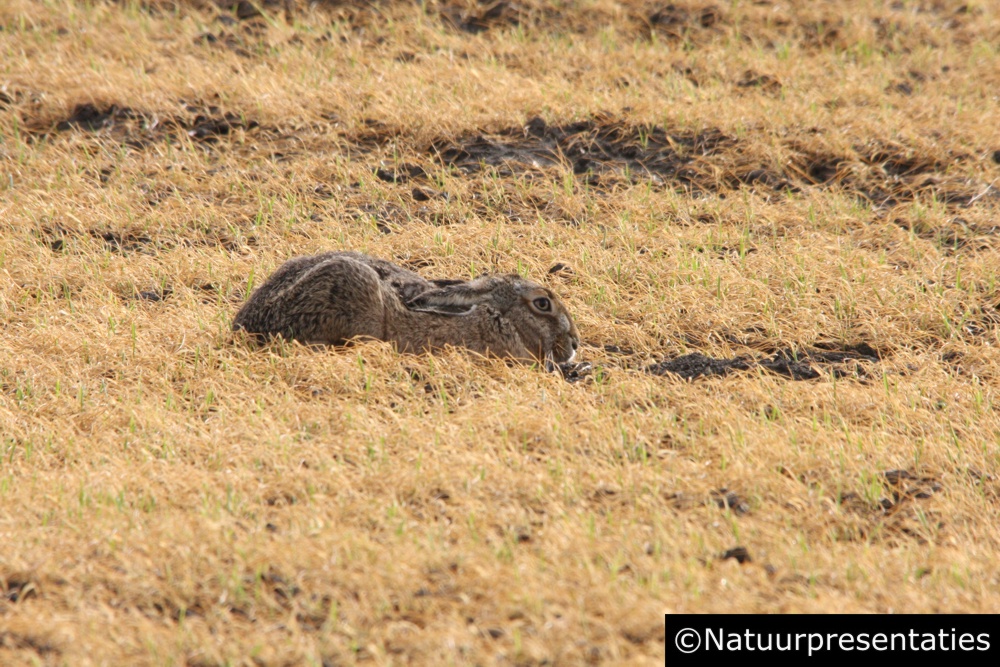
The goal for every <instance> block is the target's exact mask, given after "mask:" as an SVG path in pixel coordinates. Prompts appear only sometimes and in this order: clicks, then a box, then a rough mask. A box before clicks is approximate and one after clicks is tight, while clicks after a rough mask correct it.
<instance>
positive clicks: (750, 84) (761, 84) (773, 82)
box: [736, 69, 781, 93]
mask: <svg viewBox="0 0 1000 667" xmlns="http://www.w3.org/2000/svg"><path fill="white" fill-rule="evenodd" d="M736 86H737V87H738V88H760V89H761V90H763V91H765V92H768V93H776V92H778V91H780V90H781V82H780V81H778V80H777V79H776V78H774V77H773V76H771V75H770V74H758V73H757V72H754V71H753V70H750V69H748V70H747V71H746V72H744V73H743V76H742V77H741V78H740V79H739V81H737V82H736Z"/></svg>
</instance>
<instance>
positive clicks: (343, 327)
mask: <svg viewBox="0 0 1000 667" xmlns="http://www.w3.org/2000/svg"><path fill="white" fill-rule="evenodd" d="M543 307H544V308H543ZM233 328H234V329H236V330H244V331H247V332H249V333H252V334H261V335H267V336H275V335H280V336H282V337H284V338H287V339H294V340H299V341H301V342H304V343H327V344H334V345H336V344H342V343H344V342H346V341H348V340H350V339H352V338H359V337H368V338H377V339H379V340H385V341H391V342H393V343H395V345H396V347H397V348H398V349H399V350H401V351H404V352H420V351H424V350H431V349H436V348H441V347H444V346H445V345H456V346H463V347H467V348H469V349H471V350H475V351H476V352H479V353H481V354H492V355H495V356H500V357H511V358H516V359H523V360H536V361H545V360H551V361H555V362H565V361H568V360H570V359H572V358H573V356H574V355H575V351H576V348H577V347H578V346H579V342H580V339H579V335H578V334H577V331H576V326H575V325H574V324H573V320H572V318H571V317H570V315H569V313H568V312H567V311H566V308H565V306H563V304H562V302H561V301H560V300H559V298H558V297H557V296H556V295H555V294H553V293H552V292H551V291H549V290H548V289H546V288H545V287H542V286H541V285H537V284H535V283H532V282H530V281H528V280H525V279H523V278H521V277H520V276H517V275H499V276H484V277H481V278H477V279H476V280H472V281H468V282H465V281H459V280H438V281H429V280H426V279H425V278H423V277H421V276H420V275H418V274H416V273H414V272H412V271H408V270H407V269H404V268H402V267H400V266H397V265H395V264H393V263H391V262H386V261H384V260H380V259H376V258H373V257H368V256H367V255H362V254H360V253H353V252H328V253H324V254H321V255H313V256H309V257H296V258H294V259H291V260H289V261H287V262H285V264H283V265H282V266H281V267H280V268H278V270H277V271H275V272H274V274H272V275H271V277H270V278H268V280H267V281H266V282H265V283H264V284H263V285H262V286H261V287H260V288H259V289H257V290H256V291H255V292H254V293H253V294H252V295H251V296H250V298H249V299H248V300H247V302H246V303H245V304H244V305H243V307H242V308H241V309H240V311H239V312H238V313H237V314H236V318H235V320H234V321H233Z"/></svg>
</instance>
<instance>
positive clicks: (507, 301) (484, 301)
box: [407, 274, 580, 363]
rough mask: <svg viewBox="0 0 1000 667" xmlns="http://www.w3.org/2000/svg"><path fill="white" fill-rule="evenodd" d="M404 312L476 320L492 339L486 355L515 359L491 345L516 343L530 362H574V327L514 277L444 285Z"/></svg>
mask: <svg viewBox="0 0 1000 667" xmlns="http://www.w3.org/2000/svg"><path fill="white" fill-rule="evenodd" d="M407 306H408V307H409V308H411V309H412V310H417V311H422V312H432V313H438V314H440V315H449V316H455V317H472V318H473V319H482V320H483V321H484V323H485V324H487V327H486V328H487V330H488V331H490V332H491V333H492V334H493V338H494V341H485V342H487V343H492V345H491V346H490V347H491V350H492V351H493V352H495V353H497V354H506V355H508V356H521V355H518V354H516V352H517V351H516V350H513V349H495V345H496V341H506V340H510V339H515V338H516V339H519V340H520V342H521V344H522V346H523V347H524V348H525V349H527V351H528V352H529V353H530V354H531V356H532V357H533V358H534V359H535V360H537V361H539V362H544V361H547V360H548V361H553V362H555V363H564V362H567V361H571V360H572V359H573V357H574V356H576V349H577V348H578V347H579V346H580V335H579V334H578V333H577V331H576V325H575V324H573V318H572V317H570V315H569V312H568V311H567V310H566V307H565V306H564V305H563V303H562V301H560V300H559V297H557V296H556V295H555V294H553V293H552V292H551V291H549V290H548V289H546V288H545V287H542V286H541V285H538V284H536V283H533V282H531V281H529V280H525V279H524V278H521V277H520V276H518V275H516V274H511V275H501V276H483V277H481V278H477V279H476V280H471V281H469V282H463V283H458V284H453V285H445V286H443V287H439V288H437V289H432V290H428V291H426V292H424V293H423V294H421V295H419V296H417V297H416V298H415V299H413V300H411V301H410V302H409V303H408V304H407ZM477 315H478V317H475V316H477ZM512 334H516V337H515V336H513V335H512Z"/></svg>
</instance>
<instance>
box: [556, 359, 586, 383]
mask: <svg viewBox="0 0 1000 667" xmlns="http://www.w3.org/2000/svg"><path fill="white" fill-rule="evenodd" d="M593 370H594V367H593V366H592V365H591V364H590V363H589V362H586V361H584V362H581V363H578V364H574V363H566V364H559V372H560V373H562V376H563V379H565V380H566V381H567V382H569V383H570V384H573V383H575V382H579V381H580V380H582V379H584V378H585V377H587V376H588V375H590V374H591V373H592V372H593Z"/></svg>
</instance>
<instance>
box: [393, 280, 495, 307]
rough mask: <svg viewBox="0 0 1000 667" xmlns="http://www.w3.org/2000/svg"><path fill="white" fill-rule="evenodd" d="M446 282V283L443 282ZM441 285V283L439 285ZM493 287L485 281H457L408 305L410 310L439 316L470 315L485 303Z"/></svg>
mask: <svg viewBox="0 0 1000 667" xmlns="http://www.w3.org/2000/svg"><path fill="white" fill-rule="evenodd" d="M441 282H444V281H441ZM439 284H440V283H439ZM491 287H492V285H490V284H487V283H486V281H483V280H473V281H472V282H461V281H455V283H454V284H451V285H447V286H443V287H438V288H437V289H432V290H427V291H426V292H424V293H422V294H419V295H418V296H416V297H415V298H413V299H411V300H410V302H409V303H407V304H406V306H407V308H409V309H410V310H418V311H421V312H425V313H438V314H439V315H468V314H469V313H471V312H472V311H473V310H475V309H476V306H477V305H479V304H481V303H483V302H485V301H486V300H487V299H488V298H489V296H490V293H491V289H490V288H491Z"/></svg>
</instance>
